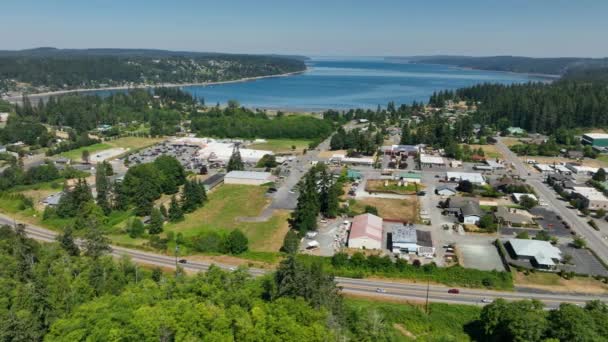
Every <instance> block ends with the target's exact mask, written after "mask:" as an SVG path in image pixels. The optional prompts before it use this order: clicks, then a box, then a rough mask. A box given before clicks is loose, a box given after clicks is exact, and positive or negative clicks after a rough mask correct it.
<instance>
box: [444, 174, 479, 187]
mask: <svg viewBox="0 0 608 342" xmlns="http://www.w3.org/2000/svg"><path fill="white" fill-rule="evenodd" d="M446 179H447V180H448V181H450V182H460V181H464V180H467V181H469V182H471V183H473V184H477V185H484V184H486V181H485V179H484V178H483V176H482V175H481V173H475V172H447V173H446Z"/></svg>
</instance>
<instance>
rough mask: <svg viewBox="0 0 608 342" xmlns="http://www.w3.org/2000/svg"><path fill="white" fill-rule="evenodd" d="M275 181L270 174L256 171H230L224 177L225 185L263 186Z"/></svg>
mask: <svg viewBox="0 0 608 342" xmlns="http://www.w3.org/2000/svg"><path fill="white" fill-rule="evenodd" d="M274 180H275V177H274V176H273V175H272V174H271V173H270V172H256V171H230V172H228V174H227V175H226V176H225V177H224V183H225V184H243V185H262V184H266V183H270V182H274Z"/></svg>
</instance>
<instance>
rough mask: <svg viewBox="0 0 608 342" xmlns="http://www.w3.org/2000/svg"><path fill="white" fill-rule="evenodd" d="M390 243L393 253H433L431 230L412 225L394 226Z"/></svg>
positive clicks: (429, 255) (426, 255)
mask: <svg viewBox="0 0 608 342" xmlns="http://www.w3.org/2000/svg"><path fill="white" fill-rule="evenodd" d="M392 243H393V245H392V251H393V253H416V254H418V255H419V256H424V257H433V254H434V253H435V248H434V247H433V239H432V237H431V232H428V231H422V230H418V229H416V228H414V226H412V225H410V226H404V225H396V226H394V227H393V234H392Z"/></svg>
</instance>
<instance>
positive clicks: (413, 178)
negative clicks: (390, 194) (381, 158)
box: [393, 171, 422, 184]
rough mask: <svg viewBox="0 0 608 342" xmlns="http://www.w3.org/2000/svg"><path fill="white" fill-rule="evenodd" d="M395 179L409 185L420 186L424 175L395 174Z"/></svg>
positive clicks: (410, 172) (415, 173)
mask: <svg viewBox="0 0 608 342" xmlns="http://www.w3.org/2000/svg"><path fill="white" fill-rule="evenodd" d="M393 178H395V179H396V180H402V181H404V182H408V183H417V184H420V183H421V182H422V174H421V173H420V172H412V171H409V172H395V173H393Z"/></svg>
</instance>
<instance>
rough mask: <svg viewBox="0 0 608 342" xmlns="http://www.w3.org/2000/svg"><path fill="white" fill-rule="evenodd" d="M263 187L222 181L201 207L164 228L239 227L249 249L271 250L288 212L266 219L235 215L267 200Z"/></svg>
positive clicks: (189, 232)
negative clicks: (265, 220) (264, 220)
mask: <svg viewBox="0 0 608 342" xmlns="http://www.w3.org/2000/svg"><path fill="white" fill-rule="evenodd" d="M265 192H266V187H260V186H249V185H228V184H225V185H222V186H221V187H219V188H218V189H217V190H215V191H214V192H212V193H211V194H209V201H208V202H207V203H206V204H205V206H204V207H203V208H201V209H198V210H196V211H195V212H193V213H191V214H187V215H186V217H185V219H184V220H183V221H181V222H177V223H172V224H167V225H166V226H165V231H173V232H175V233H176V234H177V233H182V234H183V235H184V236H185V237H188V236H194V235H198V234H200V233H202V232H206V231H212V230H215V231H230V230H233V229H237V228H238V229H240V230H241V231H243V233H245V235H247V237H248V238H249V246H250V248H251V250H253V251H264V252H275V251H278V249H279V248H280V247H281V245H282V242H283V237H284V235H285V233H286V232H287V218H288V217H289V213H287V212H279V213H275V214H274V215H273V216H272V217H271V218H270V219H269V220H268V221H267V222H240V221H239V220H238V218H239V217H256V216H258V215H259V214H260V213H261V212H262V210H263V209H264V207H265V206H266V204H267V202H268V200H267V199H266V198H265V197H264V194H265Z"/></svg>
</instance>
